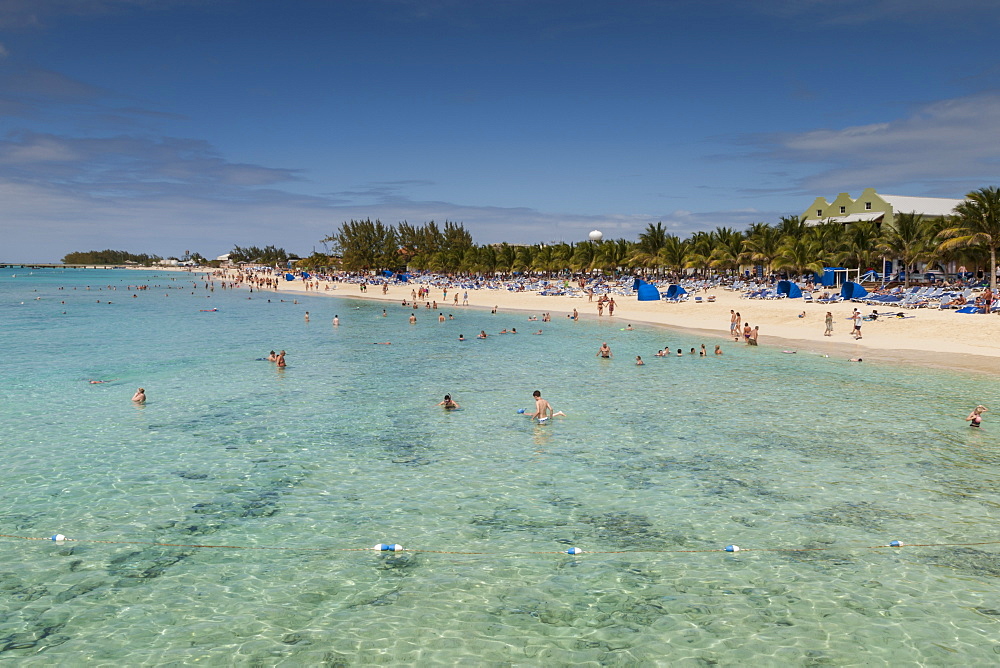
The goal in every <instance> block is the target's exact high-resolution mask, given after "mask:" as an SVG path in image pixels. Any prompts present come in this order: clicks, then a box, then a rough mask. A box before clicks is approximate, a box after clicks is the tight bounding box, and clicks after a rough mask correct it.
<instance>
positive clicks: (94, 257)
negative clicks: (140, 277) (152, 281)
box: [62, 249, 163, 267]
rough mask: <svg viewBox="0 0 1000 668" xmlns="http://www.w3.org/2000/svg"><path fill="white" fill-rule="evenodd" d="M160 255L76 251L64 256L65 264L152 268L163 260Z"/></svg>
mask: <svg viewBox="0 0 1000 668" xmlns="http://www.w3.org/2000/svg"><path fill="white" fill-rule="evenodd" d="M162 259H163V258H161V257H160V256H159V255H146V254H145V253H138V254H137V253H129V252H127V251H121V250H111V249H107V250H101V251H98V250H91V251H75V252H73V253H67V254H66V255H65V256H63V259H62V263H63V264H125V263H126V262H135V263H137V264H141V265H144V266H147V267H148V266H150V265H152V264H153V263H154V262H157V261H159V260H162Z"/></svg>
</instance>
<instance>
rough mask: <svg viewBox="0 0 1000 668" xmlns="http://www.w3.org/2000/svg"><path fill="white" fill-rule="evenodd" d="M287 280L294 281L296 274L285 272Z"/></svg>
mask: <svg viewBox="0 0 1000 668" xmlns="http://www.w3.org/2000/svg"><path fill="white" fill-rule="evenodd" d="M285 280H286V281H294V280H295V274H285Z"/></svg>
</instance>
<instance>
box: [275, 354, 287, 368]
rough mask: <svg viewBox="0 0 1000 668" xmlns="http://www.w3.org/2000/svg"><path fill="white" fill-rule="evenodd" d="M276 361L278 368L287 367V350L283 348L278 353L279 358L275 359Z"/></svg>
mask: <svg viewBox="0 0 1000 668" xmlns="http://www.w3.org/2000/svg"><path fill="white" fill-rule="evenodd" d="M274 361H275V362H277V363H278V368H279V369H284V368H285V351H284V350H282V351H281V352H280V353H278V358H277V359H276V360H274Z"/></svg>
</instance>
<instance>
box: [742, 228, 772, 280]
mask: <svg viewBox="0 0 1000 668" xmlns="http://www.w3.org/2000/svg"><path fill="white" fill-rule="evenodd" d="M781 239H782V236H781V230H779V229H778V228H776V227H772V226H770V225H768V224H767V223H753V224H752V225H751V226H750V229H748V230H747V238H746V239H744V240H743V261H744V262H747V263H751V262H752V263H754V264H760V265H763V266H764V269H766V270H767V271H768V272H770V271H771V270H772V269H773V267H772V265H773V264H774V258H776V257H778V248H779V247H780V246H781Z"/></svg>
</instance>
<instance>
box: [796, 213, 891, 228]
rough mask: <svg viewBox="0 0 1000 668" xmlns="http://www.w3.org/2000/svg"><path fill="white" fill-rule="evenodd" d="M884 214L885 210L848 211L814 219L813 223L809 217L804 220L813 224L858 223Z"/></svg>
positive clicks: (875, 218) (876, 218)
mask: <svg viewBox="0 0 1000 668" xmlns="http://www.w3.org/2000/svg"><path fill="white" fill-rule="evenodd" d="M884 215H885V211H870V212H866V213H850V214H847V215H846V216H828V217H826V218H821V219H819V220H816V222H815V223H813V221H812V220H811V219H806V222H807V223H810V224H814V225H819V224H820V223H841V224H846V223H859V222H861V221H863V220H878V219H879V218H881V217H882V216H884Z"/></svg>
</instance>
